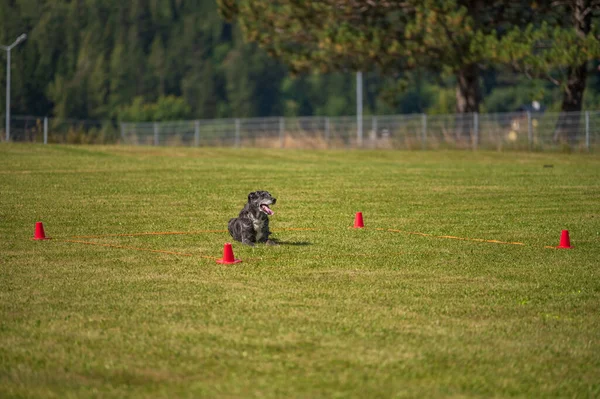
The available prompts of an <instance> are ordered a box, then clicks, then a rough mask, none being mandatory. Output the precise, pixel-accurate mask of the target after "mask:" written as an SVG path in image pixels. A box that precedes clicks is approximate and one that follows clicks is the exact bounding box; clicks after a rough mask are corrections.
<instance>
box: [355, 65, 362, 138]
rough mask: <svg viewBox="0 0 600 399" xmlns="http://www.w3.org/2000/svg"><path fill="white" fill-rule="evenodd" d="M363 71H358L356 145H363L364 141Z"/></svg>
mask: <svg viewBox="0 0 600 399" xmlns="http://www.w3.org/2000/svg"><path fill="white" fill-rule="evenodd" d="M362 93H363V92H362V72H357V73H356V145H357V146H358V147H359V148H360V147H362V141H363V103H362V101H363V98H362V97H363V94H362Z"/></svg>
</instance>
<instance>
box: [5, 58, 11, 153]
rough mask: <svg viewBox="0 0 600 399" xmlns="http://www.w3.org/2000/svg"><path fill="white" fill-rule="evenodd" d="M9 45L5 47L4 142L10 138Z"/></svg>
mask: <svg viewBox="0 0 600 399" xmlns="http://www.w3.org/2000/svg"><path fill="white" fill-rule="evenodd" d="M10 49H11V48H10V47H7V49H6V113H5V114H4V119H5V120H6V128H5V132H6V142H7V143H8V140H10Z"/></svg>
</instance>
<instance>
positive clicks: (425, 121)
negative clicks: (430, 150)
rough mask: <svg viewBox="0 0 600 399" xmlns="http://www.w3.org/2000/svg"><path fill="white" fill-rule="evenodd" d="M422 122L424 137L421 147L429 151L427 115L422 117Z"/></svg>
mask: <svg viewBox="0 0 600 399" xmlns="http://www.w3.org/2000/svg"><path fill="white" fill-rule="evenodd" d="M421 121H422V132H421V134H422V136H421V147H422V148H423V149H424V150H425V149H427V114H423V115H422V116H421Z"/></svg>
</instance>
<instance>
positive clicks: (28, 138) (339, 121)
mask: <svg viewBox="0 0 600 399" xmlns="http://www.w3.org/2000/svg"><path fill="white" fill-rule="evenodd" d="M362 124H363V126H362V129H358V126H357V118H356V117H319V116H317V117H286V118H283V117H270V118H246V119H213V120H190V121H177V122H150V123H127V122H121V123H116V122H113V121H80V120H66V119H60V118H43V117H41V118H40V117H23V116H17V117H12V118H11V124H10V134H9V135H7V134H6V133H7V132H3V134H2V135H1V140H2V141H6V140H7V139H8V140H10V141H22V142H43V143H75V144H126V145H147V146H195V147H206V146H220V147H264V148H269V147H272V148H323V149H324V148H332V149H339V148H372V149H408V150H411V149H492V150H499V151H501V150H531V151H544V150H564V149H569V150H576V151H591V150H593V149H595V148H596V147H597V146H598V144H599V142H600V140H599V138H600V111H585V112H576V113H550V112H544V113H542V112H517V113H496V114H477V113H475V114H454V115H425V114H411V115H385V116H376V115H373V116H364V117H363V122H362Z"/></svg>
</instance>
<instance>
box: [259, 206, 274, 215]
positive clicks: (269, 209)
mask: <svg viewBox="0 0 600 399" xmlns="http://www.w3.org/2000/svg"><path fill="white" fill-rule="evenodd" d="M261 207H262V209H263V211H265V212H266V213H267V215H269V216H271V215H272V214H274V213H275V212H273V211H272V210H271V208H269V207H268V206H266V205H264V204H263V205H261Z"/></svg>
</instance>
